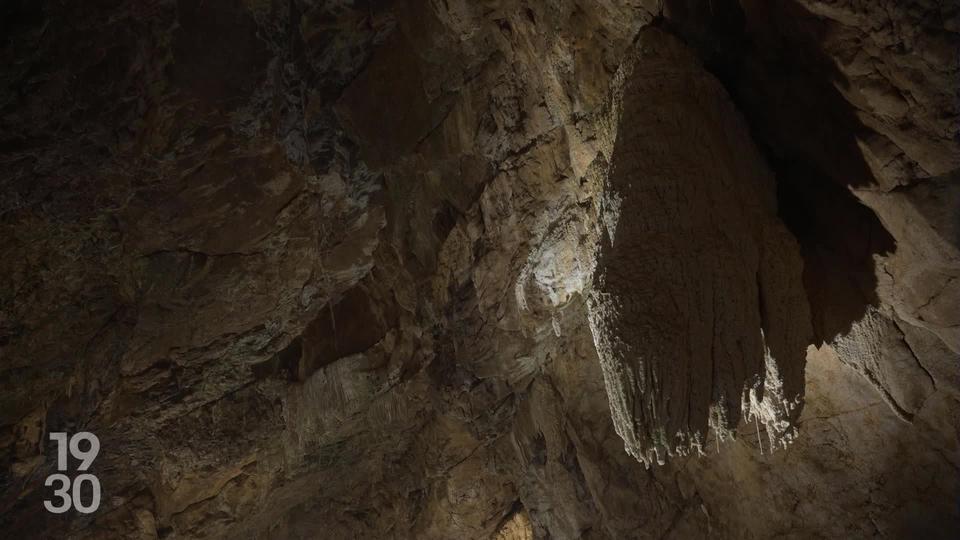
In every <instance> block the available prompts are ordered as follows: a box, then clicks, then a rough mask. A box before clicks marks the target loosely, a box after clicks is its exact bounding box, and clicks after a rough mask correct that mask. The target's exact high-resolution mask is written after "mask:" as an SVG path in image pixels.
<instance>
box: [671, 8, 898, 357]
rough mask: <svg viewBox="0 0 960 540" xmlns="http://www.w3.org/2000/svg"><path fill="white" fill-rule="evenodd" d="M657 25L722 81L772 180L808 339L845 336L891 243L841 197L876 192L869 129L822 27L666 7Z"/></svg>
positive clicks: (765, 12) (872, 302) (776, 16)
mask: <svg viewBox="0 0 960 540" xmlns="http://www.w3.org/2000/svg"><path fill="white" fill-rule="evenodd" d="M661 24H662V26H663V27H664V28H665V29H667V30H669V31H671V32H673V33H674V34H675V35H677V36H679V37H681V38H682V39H684V40H685V41H686V42H687V44H688V45H690V46H692V47H693V48H694V49H695V50H696V51H697V52H698V54H699V56H700V57H701V59H702V60H703V62H704V66H705V67H706V68H707V69H708V70H709V71H710V72H711V73H713V74H714V75H715V76H716V77H717V78H718V79H719V80H720V81H721V83H723V85H724V86H725V87H726V89H727V91H728V92H729V93H730V96H731V98H732V99H733V101H734V103H735V104H736V105H737V107H738V108H739V110H740V111H741V112H742V114H743V115H744V117H745V118H746V120H747V122H748V124H749V126H750V130H751V132H752V134H753V138H754V141H756V143H757V145H758V146H759V147H760V149H761V151H762V152H763V154H764V156H765V157H766V159H767V162H768V163H769V165H770V167H771V168H772V170H773V172H774V174H775V175H776V179H777V186H778V190H777V191H778V193H777V195H778V203H779V210H780V215H781V218H782V219H783V221H784V222H785V223H786V225H787V226H788V227H789V229H790V231H791V232H792V233H793V234H794V236H796V238H797V240H798V241H799V242H800V245H801V251H802V254H803V257H804V263H805V267H804V286H805V288H806V291H807V296H808V299H809V302H810V308H811V315H812V318H813V321H812V322H813V327H814V331H815V333H816V337H817V339H818V340H819V341H821V342H822V341H829V340H831V339H832V338H834V337H835V336H837V335H838V334H840V333H844V332H846V331H847V330H849V328H850V325H851V323H853V322H854V321H858V320H860V319H861V318H862V317H863V315H864V313H865V312H866V310H867V308H868V307H870V306H877V305H879V300H878V298H877V295H876V285H877V281H876V277H875V274H874V261H873V255H874V254H886V253H890V252H892V251H893V250H894V249H895V243H894V240H893V238H892V237H891V236H890V234H889V233H887V231H886V230H885V229H884V227H883V225H882V224H881V223H880V220H879V219H878V218H877V217H876V215H875V214H874V213H873V211H872V210H870V209H869V208H867V207H866V206H864V205H863V204H861V203H860V202H859V201H858V200H857V199H856V197H855V196H854V195H853V194H852V193H851V192H850V190H849V188H858V187H865V186H871V185H876V183H877V182H876V180H875V178H874V177H873V174H872V172H871V171H870V168H869V167H868V165H867V163H866V161H865V160H864V158H863V154H862V151H861V150H860V148H859V146H858V144H857V139H858V138H860V137H862V136H863V135H864V134H865V133H868V132H869V129H868V128H867V127H866V126H864V125H863V123H862V122H861V121H860V120H859V118H857V116H856V111H855V109H854V107H853V106H852V105H851V104H850V103H849V102H847V100H846V99H845V98H844V97H843V95H842V94H841V93H840V91H839V90H837V88H836V86H835V85H837V84H839V85H841V86H846V85H847V84H848V82H847V80H846V78H845V77H844V75H843V74H842V73H841V72H840V71H839V70H838V69H837V67H836V65H835V63H834V61H833V59H832V58H830V57H829V56H828V55H827V54H825V53H824V52H823V50H822V42H823V39H824V36H825V35H826V33H827V32H828V31H829V26H828V25H829V22H828V21H825V20H823V19H821V18H819V17H817V16H815V15H813V14H811V13H810V12H809V11H807V10H806V9H805V8H804V7H803V6H801V5H800V4H798V3H797V2H794V1H792V0H774V1H771V0H743V1H742V2H737V1H736V0H716V1H713V2H699V1H697V0H667V1H666V2H665V6H664V19H663V21H662V22H661Z"/></svg>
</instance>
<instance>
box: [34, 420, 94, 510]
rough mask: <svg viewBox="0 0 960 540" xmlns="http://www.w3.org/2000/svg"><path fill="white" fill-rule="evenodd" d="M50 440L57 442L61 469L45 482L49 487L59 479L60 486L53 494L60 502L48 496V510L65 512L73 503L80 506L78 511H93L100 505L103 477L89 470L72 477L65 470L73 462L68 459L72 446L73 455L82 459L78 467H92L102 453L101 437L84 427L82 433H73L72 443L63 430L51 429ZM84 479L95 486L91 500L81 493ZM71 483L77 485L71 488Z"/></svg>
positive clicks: (74, 505)
mask: <svg viewBox="0 0 960 540" xmlns="http://www.w3.org/2000/svg"><path fill="white" fill-rule="evenodd" d="M50 440H52V441H55V442H56V443H57V470H58V471H61V472H59V473H56V474H51V475H50V476H48V477H47V480H46V481H45V482H44V483H43V485H45V486H48V487H49V486H52V485H54V484H57V483H59V484H60V487H59V488H56V489H54V491H53V495H54V496H55V497H59V498H60V500H59V504H55V502H54V501H48V500H44V501H43V506H44V507H45V508H46V509H47V511H48V512H53V513H54V514H62V513H64V512H66V511H68V510H70V508H71V507H73V508H76V509H77V512H80V513H81V514H92V513H93V512H96V511H97V508H100V480H99V479H97V477H96V476H94V475H92V474H88V473H85V474H80V475H78V476H77V477H76V478H74V479H73V480H71V479H70V477H69V476H67V475H66V474H64V473H63V471H66V470H67V469H68V465H69V464H68V462H67V449H68V448H69V450H70V455H72V456H73V457H74V458H76V459H78V460H80V466H78V467H77V470H78V471H85V470H87V469H89V468H90V465H92V464H93V460H94V459H96V458H97V454H99V453H100V439H98V438H97V436H96V435H94V434H93V433H90V432H88V431H81V432H80V433H75V434H74V435H73V437H70V442H69V444H68V443H67V434H66V433H63V432H57V433H51V434H50ZM81 443H84V446H87V447H88V448H87V449H86V450H83V449H81V448H80V446H81ZM84 483H89V484H90V487H91V488H92V490H93V496H92V497H91V500H90V504H84V502H83V500H82V498H81V497H80V490H81V489H82V486H83V484H84ZM71 484H72V486H73V489H71Z"/></svg>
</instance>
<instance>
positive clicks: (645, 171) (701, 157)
mask: <svg viewBox="0 0 960 540" xmlns="http://www.w3.org/2000/svg"><path fill="white" fill-rule="evenodd" d="M635 54H636V56H637V57H636V60H635V63H634V64H633V65H632V66H630V67H629V68H627V69H628V71H629V75H626V79H625V82H624V88H623V90H622V98H621V100H622V112H621V114H620V118H619V126H618V130H617V141H616V144H615V147H614V150H613V157H612V164H611V168H610V175H609V180H608V182H607V187H606V189H607V193H605V194H604V195H605V199H606V201H607V202H606V205H605V206H606V210H605V212H606V214H607V216H606V217H605V218H604V219H603V223H604V224H605V225H606V234H605V235H602V236H601V238H602V248H601V249H600V253H599V256H598V261H597V272H596V274H595V281H594V288H593V290H592V291H591V294H590V302H589V318H590V328H591V330H592V333H593V337H594V342H595V343H596V347H597V352H598V354H599V357H600V362H601V365H602V367H603V375H604V380H605V381H606V388H607V394H608V397H609V399H610V412H611V415H612V416H613V422H614V426H615V427H616V429H617V433H619V434H620V436H621V437H623V439H624V442H625V447H626V449H627V451H628V452H630V454H632V455H634V456H635V457H637V458H638V459H640V460H642V461H643V462H644V463H647V464H649V463H651V462H657V463H660V464H663V463H664V459H665V458H666V457H667V456H668V455H674V454H680V455H685V454H687V453H688V452H689V451H695V452H697V453H700V454H702V453H703V452H704V444H705V442H706V437H707V431H708V429H712V430H713V433H714V437H715V438H716V439H718V441H717V444H719V441H722V440H724V439H727V438H729V437H730V436H731V435H732V433H733V430H734V429H735V428H736V427H737V425H738V424H739V422H740V421H741V417H745V418H747V419H748V420H750V421H751V422H758V423H763V424H764V426H765V428H766V431H767V433H768V434H769V436H770V442H771V444H776V445H785V444H786V443H787V442H789V440H790V439H791V438H792V437H793V435H794V431H795V430H794V428H793V425H792V424H793V422H794V420H795V419H796V418H797V417H798V416H799V413H800V408H801V405H802V399H803V372H804V364H805V355H806V346H807V344H808V343H809V342H810V341H811V329H810V323H809V320H810V318H809V309H808V307H807V300H806V297H805V295H804V292H803V285H802V281H801V270H802V266H803V265H802V262H801V259H800V252H799V248H798V246H797V244H796V242H795V241H794V240H793V237H792V236H791V235H790V234H789V233H788V232H787V231H786V228H785V227H784V226H783V224H782V223H781V222H780V221H779V219H778V218H777V213H776V212H777V205H776V194H775V185H774V182H773V176H772V174H771V172H770V171H769V169H767V167H766V165H765V164H764V162H763V158H762V157H761V156H760V154H759V153H758V151H757V150H756V148H755V146H754V144H753V142H752V141H751V140H750V137H749V132H748V130H747V127H746V124H745V122H744V121H743V120H742V119H741V118H740V116H739V114H738V113H737V111H736V109H735V108H734V107H733V105H732V103H731V102H730V99H729V97H728V96H727V94H726V92H725V91H724V90H723V88H722V87H721V85H720V84H719V82H718V81H717V80H716V79H715V78H714V77H713V76H712V75H710V74H708V73H707V72H706V71H705V70H704V69H703V68H702V67H701V66H700V63H699V61H698V60H697V59H696V58H695V57H694V55H693V54H692V52H691V51H689V50H688V49H687V48H686V47H685V46H684V45H683V44H682V43H680V42H679V41H678V40H677V39H676V38H674V37H672V36H670V35H668V34H666V33H664V32H662V31H659V30H654V29H651V30H645V31H643V32H641V34H640V36H639V39H638V41H637V43H636V53H635Z"/></svg>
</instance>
